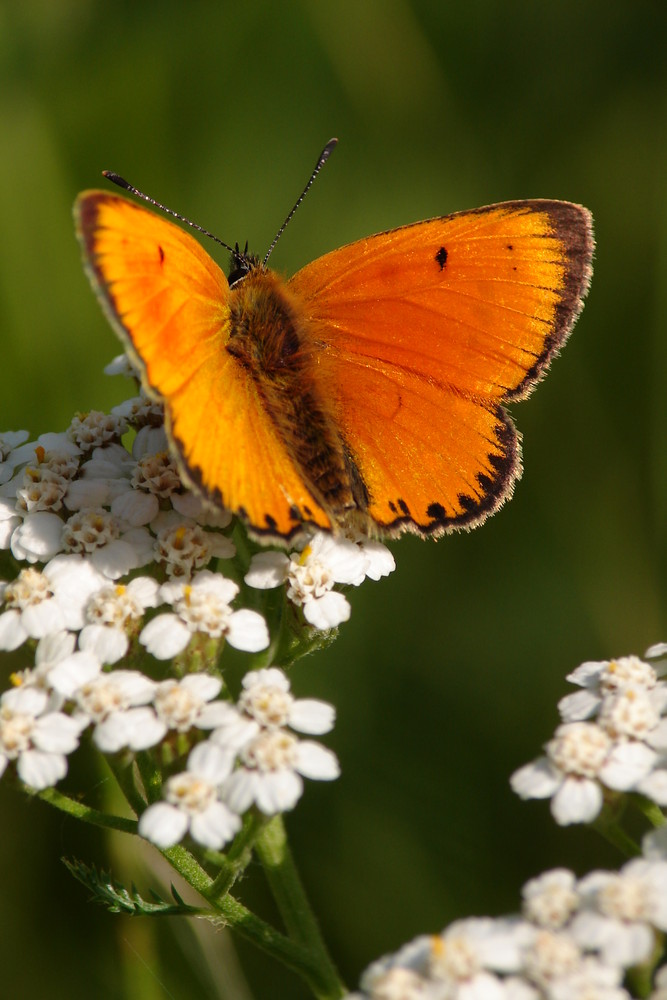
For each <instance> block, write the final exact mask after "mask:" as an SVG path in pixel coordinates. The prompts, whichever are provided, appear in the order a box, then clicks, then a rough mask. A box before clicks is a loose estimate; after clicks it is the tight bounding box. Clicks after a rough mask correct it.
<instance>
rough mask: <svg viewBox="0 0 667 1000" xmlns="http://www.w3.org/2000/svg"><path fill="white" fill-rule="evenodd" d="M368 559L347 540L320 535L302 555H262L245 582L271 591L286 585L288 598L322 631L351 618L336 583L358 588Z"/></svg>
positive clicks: (255, 562) (306, 547)
mask: <svg viewBox="0 0 667 1000" xmlns="http://www.w3.org/2000/svg"><path fill="white" fill-rule="evenodd" d="M369 565H370V562H369V559H368V558H367V557H366V556H365V555H364V554H363V552H362V551H361V549H360V548H359V547H358V546H357V545H355V544H354V542H351V541H349V540H348V539H345V538H343V539H340V538H334V537H333V536H332V535H327V534H325V533H324V532H317V533H316V534H315V535H314V536H313V538H312V539H311V540H310V541H309V542H308V544H307V545H306V546H305V547H304V548H303V550H302V551H301V552H296V553H293V554H292V555H291V556H290V557H289V558H288V557H287V556H286V555H285V554H284V553H281V552H260V553H258V554H257V555H256V556H253V559H252V560H251V563H250V569H249V570H248V572H247V573H246V576H245V582H246V583H247V584H248V586H249V587H256V588H258V589H260V590H268V589H271V588H273V587H278V586H280V584H281V583H287V596H288V598H289V599H290V600H291V601H292V602H293V603H294V604H296V605H297V606H298V607H302V608H303V614H304V617H305V619H306V621H307V622H309V624H311V625H313V626H314V627H315V628H317V629H320V630H325V629H330V628H335V627H336V626H337V625H340V624H341V623H342V622H344V621H347V620H348V618H349V617H350V605H349V603H348V601H347V599H346V598H345V597H344V595H343V594H340V593H339V592H338V591H335V590H333V589H332V588H333V586H334V584H336V583H342V584H351V585H358V584H359V583H361V581H362V580H363V579H364V576H365V573H366V570H367V568H368V567H369Z"/></svg>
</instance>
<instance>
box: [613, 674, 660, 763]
mask: <svg viewBox="0 0 667 1000" xmlns="http://www.w3.org/2000/svg"><path fill="white" fill-rule="evenodd" d="M666 693H667V692H666V691H665V688H664V686H662V685H661V687H660V688H655V687H654V689H653V690H652V691H649V690H647V689H646V688H643V687H637V686H635V685H633V684H628V685H627V686H625V687H624V688H622V689H621V690H620V691H618V692H616V693H615V694H610V695H607V696H606V697H605V698H604V700H603V702H602V705H601V708H600V712H599V715H598V724H599V725H600V726H602V728H603V729H604V730H605V731H606V732H607V733H609V735H610V736H611V737H612V739H618V738H620V737H621V738H622V737H626V738H628V739H635V740H645V741H647V742H648V741H649V739H651V738H653V739H657V741H658V744H659V745H660V742H661V738H660V735H658V734H661V736H662V742H663V743H664V744H665V748H666V749H667V734H665V733H663V732H662V730H664V729H665V726H662V729H660V730H658V726H659V723H660V712H661V710H662V708H663V707H664V703H665V694H666ZM665 725H666V726H667V722H666V723H665Z"/></svg>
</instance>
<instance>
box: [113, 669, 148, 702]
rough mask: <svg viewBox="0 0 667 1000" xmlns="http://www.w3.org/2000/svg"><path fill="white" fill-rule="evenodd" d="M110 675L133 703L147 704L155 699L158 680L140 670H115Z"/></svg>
mask: <svg viewBox="0 0 667 1000" xmlns="http://www.w3.org/2000/svg"><path fill="white" fill-rule="evenodd" d="M108 677H109V678H110V679H111V680H112V681H113V683H114V684H116V685H117V686H118V689H119V690H120V691H122V693H123V695H124V697H125V698H128V699H129V701H130V703H131V704H132V705H146V704H147V703H148V702H149V701H152V700H153V697H154V695H155V689H156V688H157V682H156V681H154V680H152V679H151V678H150V677H146V675H145V674H142V673H141V671H140V670H114V671H113V672H112V673H110V674H108Z"/></svg>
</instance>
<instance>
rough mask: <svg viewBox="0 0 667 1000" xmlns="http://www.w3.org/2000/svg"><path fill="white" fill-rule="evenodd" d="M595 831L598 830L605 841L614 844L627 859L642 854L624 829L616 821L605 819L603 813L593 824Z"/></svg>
mask: <svg viewBox="0 0 667 1000" xmlns="http://www.w3.org/2000/svg"><path fill="white" fill-rule="evenodd" d="M591 826H592V827H593V829H595V830H597V832H598V833H599V834H601V835H602V836H603V837H604V839H605V840H607V841H609V843H610V844H613V846H614V847H616V848H617V849H618V850H619V851H620V852H621V854H623V855H624V856H625V857H626V858H636V857H637V855H638V854H641V848H640V847H639V845H638V844H637V843H636V842H635V841H634V840H633V839H632V837H630V836H629V835H628V834H627V833H626V832H625V830H624V829H623V827H621V826H619V824H618V823H616V822H615V821H614V820H610V819H607V818H605V815H604V813H601V814H600V815H599V816H598V818H597V819H596V820H595V821H594V822H593V823H592V824H591Z"/></svg>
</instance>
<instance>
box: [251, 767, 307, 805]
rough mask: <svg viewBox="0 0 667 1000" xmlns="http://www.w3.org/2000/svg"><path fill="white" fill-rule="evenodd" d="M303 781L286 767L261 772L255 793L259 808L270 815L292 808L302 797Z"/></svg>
mask: <svg viewBox="0 0 667 1000" xmlns="http://www.w3.org/2000/svg"><path fill="white" fill-rule="evenodd" d="M302 792H303V781H302V780H301V778H300V776H299V775H298V774H297V773H296V772H295V771H290V770H288V769H287V768H284V769H282V770H280V771H270V772H269V773H268V774H260V775H259V781H258V782H257V788H256V793H255V802H256V803H257V807H258V809H261V811H262V812H263V813H265V814H266V815H268V816H272V815H274V813H279V812H285V810H287V809H292V808H294V806H295V805H296V804H297V802H298V801H299V799H300V798H301V793H302Z"/></svg>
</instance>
